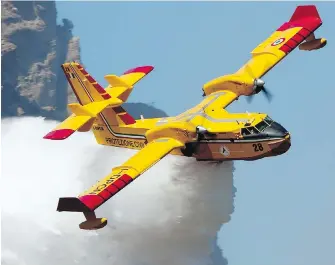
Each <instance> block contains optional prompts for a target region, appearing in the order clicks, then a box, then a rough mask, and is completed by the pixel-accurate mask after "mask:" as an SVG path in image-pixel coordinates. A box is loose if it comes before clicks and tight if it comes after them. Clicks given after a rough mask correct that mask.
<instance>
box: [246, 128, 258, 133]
mask: <svg viewBox="0 0 335 265" xmlns="http://www.w3.org/2000/svg"><path fill="white" fill-rule="evenodd" d="M248 129H249V131H250V132H251V134H256V133H259V131H258V130H257V129H256V128H255V127H253V126H252V127H248Z"/></svg>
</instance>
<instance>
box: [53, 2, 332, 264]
mask: <svg viewBox="0 0 335 265" xmlns="http://www.w3.org/2000/svg"><path fill="white" fill-rule="evenodd" d="M309 3H310V2H309ZM315 3H316V4H317V7H318V10H319V13H320V15H321V17H322V19H323V22H324V25H323V26H322V27H321V28H320V29H319V30H318V31H317V33H316V35H317V37H325V38H327V39H328V45H327V46H326V47H325V48H324V49H322V50H318V51H312V52H302V51H299V50H295V51H294V52H293V53H292V54H290V55H289V56H288V57H287V58H286V59H285V60H284V61H283V62H281V63H280V64H279V65H277V66H276V67H275V68H274V69H273V70H272V71H271V72H270V73H268V74H267V75H266V76H265V78H264V80H265V81H266V85H267V87H268V88H269V89H270V90H271V91H272V92H273V94H274V99H273V102H272V103H271V104H269V103H267V101H266V100H265V99H264V97H263V96H262V95H261V94H259V95H258V96H257V97H256V98H254V101H253V103H252V104H250V105H249V104H247V103H246V100H245V99H241V100H240V101H239V102H235V103H233V105H231V107H229V110H230V111H234V112H244V111H246V110H248V111H250V112H265V113H268V114H269V115H270V117H272V118H273V119H275V120H276V121H278V122H279V123H281V124H282V125H283V126H284V127H286V128H287V129H288V130H289V131H290V132H291V134H292V147H291V149H290V150H289V152H288V153H286V154H285V155H283V156H280V157H275V158H269V159H263V160H259V161H256V162H236V163H235V167H236V171H235V186H236V188H237V193H236V197H235V212H234V214H233V215H232V220H231V221H230V222H229V223H228V224H226V225H225V226H224V228H223V229H222V231H221V232H220V244H221V246H223V248H224V255H225V257H226V258H227V259H228V260H229V264H231V265H240V264H252V265H263V264H264V265H283V264H285V265H291V264H292V265H293V264H294V265H300V264H301V265H302V264H304V265H315V264H323V265H332V264H335V256H334V254H333V252H334V244H335V228H334V223H335V205H334V201H335V193H334V187H335V173H334V169H333V165H334V162H335V161H334V158H335V144H334V140H333V138H332V134H333V132H334V130H335V126H334V123H333V112H334V103H333V101H334V96H335V87H334V82H332V77H333V75H334V69H335V67H334V59H335V57H334V55H335V50H334V42H335V39H334V36H335V35H334V25H335V17H334V10H335V4H334V3H329V2H328V3H326V2H324V3H318V2H315ZM298 4H300V5H301V4H305V3H303V2H298V3H295V2H284V3H279V2H277V3H272V2H257V3H256V2H255V3H245V2H244V3H243V2H235V3H234V2H212V3H205V2H193V3H190V2H184V3H176V2H170V3H168V2H165V3H164V2H143V3H141V2H140V3H134V2H132V3H131V2H125V3H121V2H100V3H92V2H81V3H75V2H58V3H57V6H58V13H59V18H60V19H61V18H64V17H66V18H69V19H70V20H72V21H73V23H74V25H75V28H74V34H75V35H77V36H80V39H81V49H82V60H83V62H84V64H85V66H86V70H88V72H90V73H91V74H92V75H93V76H94V77H95V78H96V79H97V80H98V81H99V82H101V84H103V85H106V82H105V80H104V78H103V76H104V75H105V74H110V73H114V74H121V73H122V72H123V71H125V70H127V69H128V68H132V67H134V66H138V65H145V64H151V65H153V66H155V67H156V68H155V70H154V71H153V72H152V73H151V74H150V75H149V76H148V77H146V78H145V79H143V80H142V81H141V82H140V83H139V84H138V85H137V86H136V87H135V89H134V91H133V93H132V95H131V97H130V101H131V102H145V103H151V102H154V103H155V106H156V107H159V108H161V109H163V110H165V111H166V112H168V113H169V114H171V115H176V114H178V113H180V112H182V111H184V110H186V109H188V108H190V107H191V106H193V105H195V104H197V102H198V101H199V100H200V99H201V94H202V92H201V87H202V85H203V84H204V83H205V82H207V81H208V80H210V79H212V78H214V77H217V76H219V75H223V74H228V73H233V72H234V71H236V70H237V69H238V68H239V67H240V66H241V65H242V64H243V63H244V62H245V61H246V60H248V59H249V58H250V52H251V50H252V49H253V48H254V47H255V46H256V45H258V44H259V43H260V42H261V41H263V40H264V39H266V38H267V37H268V36H269V35H270V34H271V33H272V32H273V31H274V30H275V29H276V28H277V27H279V26H280V25H281V24H282V23H283V22H285V21H287V20H288V19H289V18H290V16H291V15H292V13H293V11H294V9H295V7H296V6H297V5H298Z"/></svg>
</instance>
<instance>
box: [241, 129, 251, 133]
mask: <svg viewBox="0 0 335 265" xmlns="http://www.w3.org/2000/svg"><path fill="white" fill-rule="evenodd" d="M241 132H242V135H249V134H250V131H249V130H248V129H247V128H242V130H241Z"/></svg>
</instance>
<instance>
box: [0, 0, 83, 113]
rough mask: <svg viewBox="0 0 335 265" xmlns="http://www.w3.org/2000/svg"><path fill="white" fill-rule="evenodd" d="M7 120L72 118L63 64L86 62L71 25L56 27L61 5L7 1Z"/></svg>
mask: <svg viewBox="0 0 335 265" xmlns="http://www.w3.org/2000/svg"><path fill="white" fill-rule="evenodd" d="M1 11H2V16H1V28H2V32H1V40H2V45H1V60H2V69H1V74H2V84H1V85H2V86H1V93H2V98H1V104H2V111H1V116H2V117H8V116H20V115H29V116H39V115H41V116H46V117H49V118H55V119H61V118H63V117H65V116H66V115H67V114H66V104H67V101H68V84H67V82H66V80H64V79H65V78H64V77H63V73H62V72H61V68H60V65H61V64H62V63H63V62H64V61H65V60H80V50H79V39H78V38H77V37H73V35H72V28H73V25H72V23H71V21H69V20H67V19H63V25H57V23H56V16H57V11H56V5H55V2H51V1H48V2H39V1H36V2H34V1H22V2H16V1H13V2H12V1H3V2H1Z"/></svg>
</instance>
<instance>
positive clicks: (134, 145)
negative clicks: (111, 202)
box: [92, 91, 291, 161]
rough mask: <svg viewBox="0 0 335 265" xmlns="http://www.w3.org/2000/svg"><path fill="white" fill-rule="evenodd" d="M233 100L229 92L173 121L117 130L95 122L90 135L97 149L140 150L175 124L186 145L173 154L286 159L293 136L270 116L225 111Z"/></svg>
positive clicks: (145, 122) (220, 158) (138, 123)
mask: <svg viewBox="0 0 335 265" xmlns="http://www.w3.org/2000/svg"><path fill="white" fill-rule="evenodd" d="M235 99H236V96H235V94H234V93H232V92H230V91H220V92H215V93H212V94H210V95H209V96H207V97H205V98H204V99H203V100H202V102H200V104H198V105H196V106H195V107H193V108H192V109H190V110H187V111H186V112H184V113H182V114H180V115H178V116H175V117H166V118H154V119H140V120H136V123H134V124H130V125H117V126H110V125H108V123H106V122H104V121H103V120H102V119H97V121H98V122H97V123H95V124H94V125H93V128H92V130H93V133H94V135H95V137H96V139H97V142H98V143H99V144H102V145H109V146H116V147H122V148H129V149H137V150H140V149H142V148H144V147H145V146H146V144H147V139H146V132H147V131H148V130H151V129H153V128H157V133H158V134H159V133H161V132H162V130H163V128H164V126H165V125H166V129H169V128H170V127H171V124H173V125H175V127H178V128H180V130H179V133H180V134H182V135H183V137H186V138H187V143H186V148H181V149H175V150H173V151H172V152H171V153H170V154H173V155H181V156H189V157H194V158H196V159H197V160H206V161H224V160H256V159H260V158H263V157H269V156H277V155H280V154H283V153H285V152H286V151H287V150H288V149H289V148H290V146H291V140H290V134H289V133H288V132H287V130H286V129H285V128H284V127H283V126H281V125H280V124H279V123H277V122H275V121H273V120H272V119H270V118H269V117H268V116H267V115H266V114H257V113H229V112H227V111H226V110H225V109H224V108H223V107H222V106H227V105H228V104H230V103H231V102H232V101H234V100H235ZM227 101H228V102H227ZM106 120H108V119H106ZM172 127H173V126H172ZM194 127H197V133H194V130H193V128H194ZM188 128H190V129H189V130H188ZM176 133H178V132H176V131H175V130H173V131H171V132H170V135H169V132H164V136H168V137H169V136H171V137H175V134H176ZM153 137H154V138H159V135H153Z"/></svg>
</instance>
